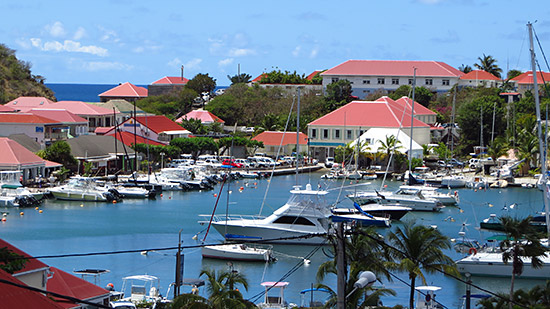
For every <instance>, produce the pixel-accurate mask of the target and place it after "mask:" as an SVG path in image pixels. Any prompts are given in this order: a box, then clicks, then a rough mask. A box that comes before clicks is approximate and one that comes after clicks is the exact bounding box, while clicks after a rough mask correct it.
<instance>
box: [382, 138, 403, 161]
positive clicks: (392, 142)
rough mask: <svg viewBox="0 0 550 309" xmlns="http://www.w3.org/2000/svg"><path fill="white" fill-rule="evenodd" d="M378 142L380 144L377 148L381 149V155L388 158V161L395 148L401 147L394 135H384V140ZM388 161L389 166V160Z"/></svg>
mask: <svg viewBox="0 0 550 309" xmlns="http://www.w3.org/2000/svg"><path fill="white" fill-rule="evenodd" d="M380 144H381V146H380V148H378V150H381V151H382V153H383V155H382V157H385V158H388V162H389V160H390V158H391V154H392V153H395V152H396V151H397V149H400V148H403V146H401V141H400V140H398V139H397V137H395V135H386V140H385V141H380ZM389 163H390V167H391V162H389Z"/></svg>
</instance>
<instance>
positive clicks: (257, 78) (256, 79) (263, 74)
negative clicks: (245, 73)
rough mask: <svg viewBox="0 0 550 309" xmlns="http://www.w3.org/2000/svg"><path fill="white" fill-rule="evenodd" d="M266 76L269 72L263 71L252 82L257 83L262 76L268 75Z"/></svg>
mask: <svg viewBox="0 0 550 309" xmlns="http://www.w3.org/2000/svg"><path fill="white" fill-rule="evenodd" d="M266 76H267V73H262V74H260V75H259V76H258V77H256V78H254V79H253V80H252V82H253V83H257V82H259V81H261V80H262V78H264V77H266Z"/></svg>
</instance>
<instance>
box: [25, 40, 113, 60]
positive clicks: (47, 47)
mask: <svg viewBox="0 0 550 309" xmlns="http://www.w3.org/2000/svg"><path fill="white" fill-rule="evenodd" d="M30 41H31V44H32V46H34V47H37V48H39V49H41V50H43V51H55V52H62V51H65V52H72V53H86V54H92V55H97V56H102V57H103V56H107V55H108V51H107V49H105V48H103V47H99V46H95V45H88V46H83V45H82V44H80V42H76V41H72V40H65V41H63V43H61V42H59V41H49V42H44V44H42V40H41V39H39V38H31V39H30Z"/></svg>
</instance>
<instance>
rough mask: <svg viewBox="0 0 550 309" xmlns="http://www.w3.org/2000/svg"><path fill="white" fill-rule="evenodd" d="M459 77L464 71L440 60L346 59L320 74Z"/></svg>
mask: <svg viewBox="0 0 550 309" xmlns="http://www.w3.org/2000/svg"><path fill="white" fill-rule="evenodd" d="M414 68H416V69H417V70H416V76H440V77H460V76H462V75H463V74H464V73H463V72H461V71H459V70H457V69H455V68H453V67H452V66H450V65H448V64H446V63H444V62H440V61H397V60H348V61H346V62H344V63H342V64H339V65H337V66H335V67H334V68H332V69H329V70H326V71H325V72H323V73H321V75H374V76H412V75H413V69H414Z"/></svg>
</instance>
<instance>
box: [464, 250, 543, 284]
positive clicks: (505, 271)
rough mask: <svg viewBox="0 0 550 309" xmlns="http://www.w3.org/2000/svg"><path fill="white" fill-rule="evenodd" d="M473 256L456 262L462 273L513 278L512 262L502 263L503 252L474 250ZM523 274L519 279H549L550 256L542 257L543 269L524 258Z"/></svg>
mask: <svg viewBox="0 0 550 309" xmlns="http://www.w3.org/2000/svg"><path fill="white" fill-rule="evenodd" d="M472 251H473V252H472V254H470V255H468V256H467V257H465V258H463V259H461V260H458V261H456V266H457V267H458V271H459V272H460V273H463V274H465V273H470V274H471V275H474V276H491V277H511V276H512V264H513V263H512V261H511V260H510V261H508V263H506V264H505V263H504V262H503V261H502V252H476V250H472ZM521 259H522V260H523V273H522V274H521V276H519V278H539V279H547V278H549V277H550V256H548V255H544V256H542V257H540V259H541V260H542V267H540V268H533V267H532V266H531V259H530V258H526V257H522V258H521Z"/></svg>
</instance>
